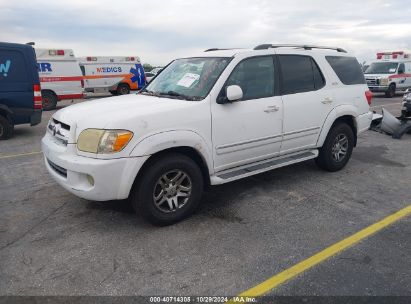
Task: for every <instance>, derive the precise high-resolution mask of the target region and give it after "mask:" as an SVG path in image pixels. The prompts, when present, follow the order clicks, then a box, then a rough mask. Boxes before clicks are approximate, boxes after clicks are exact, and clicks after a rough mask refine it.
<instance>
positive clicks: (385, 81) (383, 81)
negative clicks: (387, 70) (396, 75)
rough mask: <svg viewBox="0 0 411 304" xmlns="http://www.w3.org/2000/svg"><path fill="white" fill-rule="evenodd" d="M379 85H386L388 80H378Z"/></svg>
mask: <svg viewBox="0 0 411 304" xmlns="http://www.w3.org/2000/svg"><path fill="white" fill-rule="evenodd" d="M380 84H381V85H387V84H388V78H381V79H380Z"/></svg>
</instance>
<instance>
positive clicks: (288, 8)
mask: <svg viewBox="0 0 411 304" xmlns="http://www.w3.org/2000/svg"><path fill="white" fill-rule="evenodd" d="M0 14H1V16H2V18H1V20H0V28H1V29H2V31H1V33H0V40H3V41H14V42H27V41H35V42H36V45H38V46H39V47H67V48H73V49H74V51H75V54H76V55H77V56H86V55H138V56H140V57H141V58H142V60H143V62H149V63H152V64H165V63H167V62H168V61H170V60H172V59H173V58H175V57H180V56H185V55H189V54H191V53H193V52H198V51H201V50H204V49H206V48H210V47H253V46H255V45H258V44H260V43H271V42H276V43H309V44H327V45H336V46H339V47H342V48H345V49H348V50H349V51H351V52H353V53H354V54H355V55H356V56H358V57H359V58H360V60H366V59H371V58H373V57H374V55H375V53H376V52H377V51H381V50H397V49H398V50H401V49H411V30H410V29H411V19H410V18H409V16H411V8H410V7H409V5H408V3H407V1H406V0H392V1H389V0H364V1H362V2H361V3H359V2H358V1H350V0H347V1H345V2H342V1H336V0H327V1H324V0H313V1H298V0H288V1H283V2H281V3H279V2H274V1H266V0H255V1H245V0H236V1H234V0H226V1H224V0H208V1H195V0H193V1H188V0H169V1H160V0H152V1H135V0H123V1H122V0H118V1H115V2H102V1H98V0H88V1H84V0H81V1H80V0H71V1H47V0H32V1H30V2H29V4H27V3H22V1H14V2H11V1H7V2H6V1H3V2H1V3H0Z"/></svg>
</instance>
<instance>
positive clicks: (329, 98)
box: [321, 97, 333, 104]
mask: <svg viewBox="0 0 411 304" xmlns="http://www.w3.org/2000/svg"><path fill="white" fill-rule="evenodd" d="M321 102H322V103H323V104H330V103H332V102H333V99H332V98H331V97H325V98H324V100H323V101H321Z"/></svg>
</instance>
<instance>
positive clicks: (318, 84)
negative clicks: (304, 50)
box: [311, 59, 325, 90]
mask: <svg viewBox="0 0 411 304" xmlns="http://www.w3.org/2000/svg"><path fill="white" fill-rule="evenodd" d="M311 65H312V67H313V74H314V87H315V89H316V90H319V89H321V88H322V87H324V86H325V79H324V76H323V74H322V73H321V71H320V68H319V67H318V65H317V63H315V61H314V60H313V59H311Z"/></svg>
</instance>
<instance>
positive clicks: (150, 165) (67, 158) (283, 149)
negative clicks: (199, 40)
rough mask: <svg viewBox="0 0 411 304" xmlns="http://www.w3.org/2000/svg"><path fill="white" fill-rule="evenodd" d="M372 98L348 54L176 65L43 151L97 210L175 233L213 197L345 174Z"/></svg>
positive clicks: (269, 50)
mask: <svg viewBox="0 0 411 304" xmlns="http://www.w3.org/2000/svg"><path fill="white" fill-rule="evenodd" d="M371 98H372V94H371V92H369V91H368V87H367V85H366V82H365V79H364V76H363V74H362V71H361V67H360V65H359V63H358V62H357V60H356V59H355V58H354V57H352V56H350V55H348V54H347V53H346V52H345V51H344V50H342V49H339V48H335V49H334V48H327V47H315V46H296V45H287V46H285V45H260V46H258V47H256V48H255V49H254V50H244V49H229V50H227V49H226V50H218V49H211V50H207V51H205V52H204V53H201V54H198V55H197V56H195V57H187V58H181V59H177V60H174V61H173V62H171V63H170V64H169V65H168V66H167V67H165V68H164V70H163V71H162V72H161V74H159V75H158V76H157V77H156V78H155V79H154V80H153V81H152V82H151V83H150V84H148V85H147V86H146V87H145V88H144V89H143V90H142V91H140V92H139V93H137V94H133V95H126V96H119V97H111V98H106V99H101V100H95V101H89V102H84V103H81V104H77V105H73V106H70V107H67V108H65V109H62V110H60V111H58V112H56V113H55V114H54V115H53V117H52V119H51V120H50V122H49V125H48V127H47V132H46V135H45V136H44V138H43V140H42V148H43V152H44V156H45V164H46V166H47V169H48V171H49V172H50V174H51V175H52V176H53V177H54V178H55V179H56V181H57V182H58V183H59V184H60V185H61V186H63V187H64V188H65V189H67V190H68V191H70V192H71V193H73V194H75V195H77V196H79V197H82V198H85V199H89V200H96V201H107V200H117V199H126V198H130V199H131V202H132V204H133V206H134V207H135V208H136V209H137V210H138V212H140V213H141V214H142V215H143V216H144V217H145V218H146V219H148V220H149V221H151V222H152V223H154V224H159V225H167V224H171V223H175V222H177V221H179V220H182V219H183V218H185V217H187V216H188V215H190V214H191V213H192V212H193V211H194V210H195V209H196V207H197V206H198V204H199V202H200V200H201V195H202V192H203V189H204V187H205V186H207V185H218V184H224V183H227V182H231V181H234V180H237V179H240V178H244V177H248V176H251V175H254V174H258V173H261V172H264V171H268V170H271V169H275V168H279V167H282V166H287V165H291V164H295V163H298V162H301V161H305V160H309V159H315V160H316V162H317V164H318V165H319V166H320V167H321V168H323V169H325V170H328V171H337V170H340V169H342V168H343V167H344V166H345V165H346V164H347V162H348V160H349V159H350V156H351V153H352V150H353V148H354V147H355V145H356V142H357V135H358V134H359V133H361V132H363V131H365V130H367V129H368V128H369V126H370V123H371V119H372V113H371V112H370V111H369V105H370V103H371Z"/></svg>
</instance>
